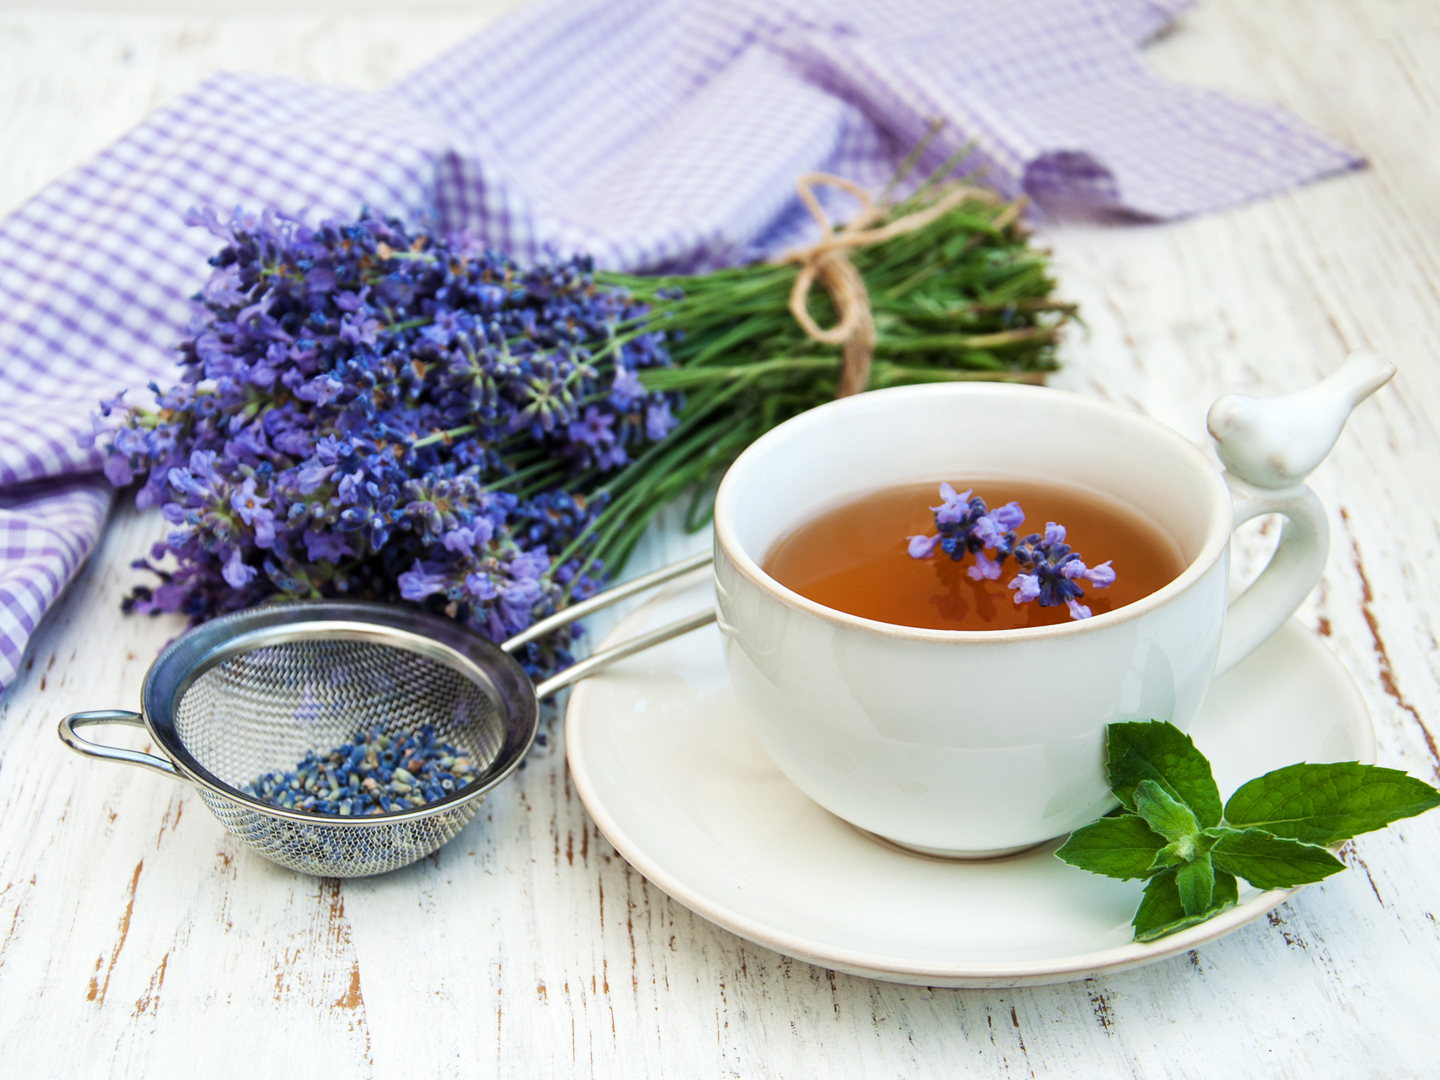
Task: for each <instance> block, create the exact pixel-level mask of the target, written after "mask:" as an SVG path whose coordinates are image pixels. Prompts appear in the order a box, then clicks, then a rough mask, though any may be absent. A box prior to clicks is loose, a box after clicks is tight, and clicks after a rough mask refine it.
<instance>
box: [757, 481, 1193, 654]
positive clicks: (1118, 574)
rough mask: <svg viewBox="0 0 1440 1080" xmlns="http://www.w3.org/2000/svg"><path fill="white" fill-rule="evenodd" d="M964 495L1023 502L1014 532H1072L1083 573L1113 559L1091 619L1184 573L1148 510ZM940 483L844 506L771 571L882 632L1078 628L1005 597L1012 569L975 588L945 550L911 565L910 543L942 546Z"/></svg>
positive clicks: (1091, 497)
mask: <svg viewBox="0 0 1440 1080" xmlns="http://www.w3.org/2000/svg"><path fill="white" fill-rule="evenodd" d="M951 483H952V484H954V485H955V487H956V489H957V490H959V491H964V490H965V489H966V488H969V487H973V488H974V489H975V494H976V495H978V496H980V498H982V499H984V500H985V505H986V506H988V507H991V508H994V507H996V506H1001V505H1003V504H1005V503H1008V502H1010V501H1011V500H1015V501H1017V502H1019V503H1020V508H1021V509H1022V510H1024V511H1025V521H1024V522H1023V523H1022V524H1021V525H1020V527H1019V528H1018V529H1017V530H1016V531H1017V532H1018V533H1019V534H1020V535H1021V536H1026V535H1028V534H1029V533H1035V532H1038V533H1043V532H1044V531H1045V523H1046V522H1047V521H1056V522H1059V523H1060V524H1061V525H1064V526H1065V528H1066V529H1067V535H1066V538H1065V539H1066V543H1068V544H1069V545H1070V546H1071V547H1072V548H1073V549H1074V550H1075V551H1078V552H1079V553H1080V555H1081V556H1082V557H1083V558H1084V560H1085V565H1087V566H1095V565H1097V564H1098V563H1102V562H1104V561H1105V560H1106V559H1110V560H1111V563H1112V565H1113V566H1114V568H1115V583H1114V584H1113V585H1111V586H1110V587H1109V588H1108V589H1097V588H1095V587H1094V586H1093V585H1089V584H1085V585H1084V586H1083V587H1084V589H1085V599H1084V600H1083V601H1082V603H1084V604H1086V605H1087V606H1088V607H1089V608H1090V610H1091V611H1092V612H1093V613H1094V614H1096V615H1101V614H1104V613H1105V612H1107V611H1113V610H1115V609H1116V608H1119V607H1123V606H1124V605H1126V604H1133V603H1134V602H1135V601H1136V600H1139V599H1140V598H1141V597H1144V596H1148V595H1150V594H1151V593H1152V592H1155V591H1156V590H1157V589H1160V588H1163V587H1164V586H1165V585H1168V584H1169V583H1170V582H1171V581H1173V580H1175V578H1177V577H1179V576H1180V572H1181V571H1182V570H1184V569H1185V560H1184V557H1183V556H1182V555H1181V553H1180V548H1179V546H1178V545H1177V544H1176V543H1175V541H1174V540H1172V539H1171V538H1170V537H1169V536H1168V535H1167V534H1166V533H1165V532H1164V531H1163V530H1162V529H1161V528H1160V527H1159V526H1158V525H1156V524H1155V523H1154V522H1153V521H1151V520H1150V519H1149V518H1148V517H1146V516H1145V515H1144V514H1142V513H1140V512H1139V511H1138V510H1135V509H1133V508H1132V507H1129V506H1127V505H1125V504H1124V503H1121V502H1119V501H1117V500H1115V499H1112V498H1110V497H1108V496H1105V495H1101V494H1099V493H1097V492H1094V491H1089V490H1087V489H1084V488H1078V487H1071V486H1068V485H1064V484H1056V483H1052V482H1049V481H1037V480H1029V479H1026V480H1017V479H1005V478H1000V479H986V480H973V481H972V480H968V479H966V478H964V477H957V478H955V479H952V480H951ZM939 487H940V485H939V482H938V481H936V482H933V483H924V484H903V485H899V486H896V487H893V488H886V489H885V490H883V491H876V492H872V493H870V494H868V495H865V496H862V497H861V498H858V499H855V500H852V501H850V502H847V503H844V504H842V505H840V506H836V507H834V508H833V509H831V510H828V511H826V512H824V513H822V514H820V515H819V516H818V517H816V518H814V519H812V520H811V521H808V522H806V523H805V524H804V525H802V526H801V527H800V528H798V529H796V530H795V531H794V532H792V533H790V534H789V535H788V536H786V537H784V538H783V539H781V541H780V542H779V543H778V544H776V545H775V547H774V548H773V549H772V550H771V551H770V553H769V555H768V556H767V557H766V559H765V564H764V569H765V572H766V573H767V574H769V575H770V576H771V577H773V578H774V579H775V580H776V581H778V582H780V584H782V585H784V586H785V587H786V588H788V589H791V590H793V591H795V592H797V593H799V594H800V595H801V596H804V597H807V598H809V599H811V600H813V601H815V602H816V603H817V604H823V605H824V606H826V607H828V608H834V609H836V610H838V611H844V612H848V613H849V614H851V615H858V616H860V617H861V618H865V619H874V620H876V621H877V622H887V623H895V624H897V625H900V626H919V627H926V628H929V629H934V630H1013V629H1018V628H1020V627H1028V626H1051V625H1056V624H1060V623H1069V622H1071V621H1072V620H1071V618H1070V612H1069V610H1068V609H1067V608H1065V607H1064V606H1060V607H1051V608H1042V607H1041V606H1040V605H1039V603H1038V602H1031V603H1028V604H1016V603H1015V602H1014V601H1013V600H1012V596H1013V595H1014V594H1013V593H1012V592H1011V591H1010V589H1008V588H1007V587H1006V586H1007V585H1008V584H1009V582H1010V580H1011V579H1012V578H1013V577H1014V576H1015V575H1016V574H1017V573H1019V568H1018V567H1017V566H1016V563H1015V560H1014V559H1006V560H1005V563H1004V565H1003V568H1002V570H1001V573H1000V578H999V580H997V581H971V580H970V578H969V577H968V576H967V575H966V570H967V569H969V568H970V567H971V566H973V565H974V557H973V556H969V555H967V556H966V557H965V559H964V560H962V561H961V562H952V561H951V559H950V557H949V556H948V555H946V554H945V553H944V552H940V551H937V552H936V554H935V556H934V557H933V558H930V559H912V558H911V557H910V555H909V553H908V552H907V551H906V537H908V536H913V535H915V534H917V533H924V534H926V535H927V536H933V535H934V533H935V531H936V529H935V517H934V513H933V511H931V509H930V507H932V506H938V505H939V504H940V495H939Z"/></svg>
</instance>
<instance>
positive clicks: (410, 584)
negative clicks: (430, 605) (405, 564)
mask: <svg viewBox="0 0 1440 1080" xmlns="http://www.w3.org/2000/svg"><path fill="white" fill-rule="evenodd" d="M396 581H397V582H398V583H399V585H400V595H401V596H403V597H404V598H405V599H406V600H416V601H419V600H424V599H425V598H426V597H427V596H431V595H433V594H435V593H438V592H443V591H444V590H445V584H446V580H445V575H444V574H443V573H436V572H434V569H433V568H432V569H430V570H427V569H426V568H425V567H424V566H423V565H422V564H421V562H420V560H419V559H416V560H415V566H414V568H413V569H411V570H407V571H406V572H405V573H403V574H401V575H400V576H399V577H398V578H396Z"/></svg>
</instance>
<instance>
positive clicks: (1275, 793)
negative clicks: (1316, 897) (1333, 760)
mask: <svg viewBox="0 0 1440 1080" xmlns="http://www.w3.org/2000/svg"><path fill="white" fill-rule="evenodd" d="M1435 806H1440V791H1436V790H1435V789H1434V788H1433V787H1431V786H1430V785H1429V784H1427V783H1424V782H1423V781H1421V780H1417V779H1415V778H1414V777H1413V776H1409V775H1407V774H1405V773H1403V772H1401V771H1400V770H1399V769H1382V768H1381V767H1380V766H1378V765H1360V764H1357V763H1356V762H1353V761H1351V762H1341V763H1337V764H1331V765H1291V766H1289V767H1288V768H1284V769H1276V770H1275V771H1274V772H1268V773H1266V774H1265V775H1264V776H1262V777H1259V778H1258V779H1255V780H1251V781H1250V782H1249V783H1248V784H1246V785H1245V786H1244V787H1242V788H1241V789H1240V790H1239V791H1237V792H1235V794H1234V795H1232V796H1230V801H1229V802H1228V803H1226V804H1225V820H1226V821H1227V822H1229V823H1230V824H1231V825H1234V826H1235V827H1236V828H1240V829H1245V828H1255V829H1263V830H1265V831H1266V832H1267V833H1270V834H1271V835H1272V836H1283V837H1288V838H1290V839H1293V840H1300V841H1302V842H1304V843H1307V844H1322V845H1325V844H1335V843H1339V842H1340V841H1341V840H1349V839H1350V838H1351V837H1352V836H1357V835H1359V834H1360V833H1364V832H1370V831H1372V830H1374V829H1383V828H1384V827H1385V826H1386V825H1389V824H1390V823H1391V822H1392V821H1399V820H1400V819H1401V818H1407V817H1414V816H1415V815H1416V814H1423V813H1424V812H1425V811H1426V810H1429V809H1431V808H1432V807H1435ZM1251 884H1254V882H1251Z"/></svg>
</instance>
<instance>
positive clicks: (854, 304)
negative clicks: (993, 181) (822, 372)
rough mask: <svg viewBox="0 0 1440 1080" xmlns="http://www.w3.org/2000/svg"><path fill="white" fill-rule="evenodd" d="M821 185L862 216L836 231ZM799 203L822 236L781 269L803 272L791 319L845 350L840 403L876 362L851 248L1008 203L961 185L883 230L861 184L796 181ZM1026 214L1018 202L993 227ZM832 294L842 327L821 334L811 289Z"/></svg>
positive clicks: (818, 178) (839, 179)
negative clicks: (970, 209) (958, 212)
mask: <svg viewBox="0 0 1440 1080" xmlns="http://www.w3.org/2000/svg"><path fill="white" fill-rule="evenodd" d="M818 184H825V185H829V186H830V187H837V188H840V189H841V190H842V191H846V192H848V193H849V194H851V195H853V196H854V197H855V198H856V199H858V200H859V201H860V212H859V213H858V214H856V215H855V216H854V217H853V218H851V219H850V220H849V221H848V222H846V223H845V225H844V226H842V227H841V228H840V229H839V231H836V229H835V225H834V223H833V222H831V220H830V218H829V215H827V214H826V213H825V210H824V208H823V207H822V206H821V205H820V200H819V199H817V198H816V197H815V191H814V188H815V186H816V185H818ZM795 187H796V190H797V191H798V192H799V193H800V200H801V201H802V202H803V203H804V204H805V206H806V207H807V208H808V209H809V211H810V213H811V215H812V216H813V217H814V218H815V220H816V221H818V222H819V223H820V228H821V230H822V233H823V236H822V238H821V240H820V242H819V243H817V244H815V245H813V246H811V247H808V248H802V249H800V250H798V251H792V252H790V253H789V254H788V255H786V256H784V257H783V258H782V259H781V260H780V261H781V262H782V263H799V264H800V272H799V273H798V274H796V275H795V285H794V287H793V288H791V290H790V314H791V315H793V316H795V321H796V322H798V323H799V324H800V328H801V329H802V330H804V331H805V333H807V334H809V335H810V336H811V337H812V338H814V339H815V340H816V341H819V342H823V343H824V344H826V345H840V346H841V357H842V361H841V365H842V366H841V369H840V381H839V385H838V387H837V388H836V390H835V396H836V397H837V398H842V397H849V396H850V395H851V394H858V393H860V392H861V391H862V390H864V389H865V387H866V385H868V383H869V381H870V363H871V361H872V360H873V359H874V357H875V320H874V318H873V317H872V316H871V314H870V297H869V295H868V294H867V293H866V291H865V279H864V278H862V277H861V276H860V271H859V270H856V269H855V264H854V263H852V262H851V261H850V259H849V257H848V254H847V253H848V252H849V251H850V249H851V248H858V247H867V246H869V245H870V244H879V243H882V242H883V241H886V240H890V239H893V238H894V237H896V236H903V235H904V234H905V233H908V232H914V231H915V230H916V229H923V228H924V227H925V226H926V225H929V224H930V223H931V222H932V221H934V220H935V219H936V218H938V217H940V216H941V215H942V214H946V213H949V212H950V211H951V210H953V209H955V207H957V206H959V205H960V204H961V203H963V202H965V201H966V200H974V201H977V202H982V203H985V204H986V205H987V206H999V205H1001V204H1003V202H1004V200H1003V199H1001V198H1000V196H998V195H996V194H995V193H994V192H993V191H987V190H985V189H984V188H977V187H970V186H968V185H965V184H956V185H953V186H947V187H943V188H940V189H939V191H940V197H939V198H937V199H936V200H935V201H934V202H932V203H931V204H930V205H929V206H927V207H925V208H924V209H923V210H916V211H914V212H913V213H910V214H906V215H905V216H904V217H899V218H896V219H895V220H894V221H891V222H889V223H888V224H886V225H882V226H880V227H879V228H873V229H872V228H870V227H869V226H870V224H871V223H872V222H874V221H875V220H876V219H877V218H880V217H882V216H883V214H884V210H883V208H879V207H876V205H875V200H874V199H873V198H871V196H870V193H869V192H868V191H866V190H865V189H864V188H862V187H861V186H860V185H859V184H856V183H853V182H851V181H849V180H846V179H845V178H844V177H843V176H834V175H831V174H830V173H818V172H808V173H802V174H801V175H800V177H799V178H798V179H797V180H796V181H795ZM1024 209H1025V200H1024V199H1017V200H1015V202H1013V203H1011V204H1010V205H1009V206H1008V207H1006V208H1005V209H1004V210H1002V211H1001V212H1000V213H999V214H998V215H997V216H996V217H995V220H994V221H993V222H991V225H992V226H993V227H994V228H997V229H1003V228H1004V227H1005V226H1006V225H1009V224H1010V223H1011V222H1012V221H1014V220H1015V219H1016V218H1017V217H1018V216H1019V215H1020V213H1021V212H1022V211H1023V210H1024ZM817 280H818V281H819V282H820V285H821V286H822V287H823V288H824V289H825V291H826V292H827V293H829V294H830V300H831V303H833V304H834V305H835V312H836V315H837V317H838V320H839V321H838V322H836V324H835V325H834V326H832V327H830V328H829V329H828V330H826V329H822V328H821V327H820V325H819V324H818V323H816V322H815V320H814V319H813V318H811V317H810V312H809V310H808V309H807V308H806V306H805V305H806V301H807V300H808V298H809V296H810V289H811V287H812V286H813V285H814V284H815V282H816V281H817Z"/></svg>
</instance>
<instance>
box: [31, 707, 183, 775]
mask: <svg viewBox="0 0 1440 1080" xmlns="http://www.w3.org/2000/svg"><path fill="white" fill-rule="evenodd" d="M91 724H128V725H130V726H131V727H144V726H145V721H144V719H143V718H142V717H141V716H140V714H139V713H136V712H130V711H129V710H127V709H97V710H95V711H94V712H77V713H71V714H70V715H69V716H67V717H65V719H64V720H61V721H60V741H61V742H63V743H64V744H65V745H66V746H68V747H70V749H71V750H74V751H75V752H76V753H77V754H84V755H85V756H86V757H93V758H100V759H101V760H102V761H121V762H124V763H125V764H126V765H139V766H140V767H141V768H142V769H149V770H150V771H151V772H157V773H159V774H160V775H161V776H168V777H170V779H172V780H180V779H183V777H181V775H180V773H179V771H178V770H177V769H176V768H175V766H174V765H172V764H170V762H169V761H167V760H166V759H165V758H162V757H156V756H155V755H154V754H142V753H141V752H140V751H138V750H125V749H122V748H121V747H118V746H104V745H102V744H100V743H94V742H91V741H90V740H89V739H82V738H81V737H80V736H79V735H76V734H75V729H76V728H82V727H89V726H90V725H91Z"/></svg>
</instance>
